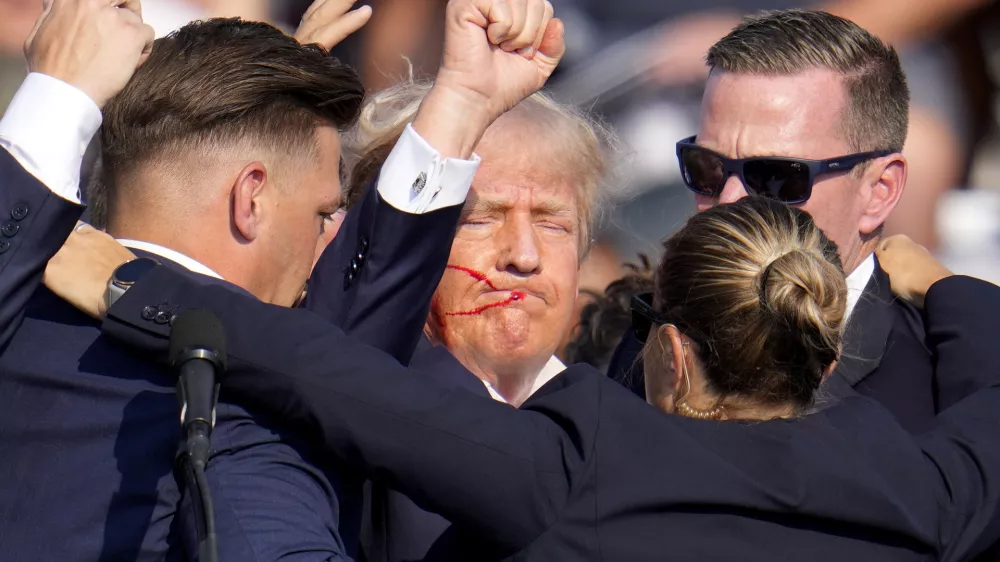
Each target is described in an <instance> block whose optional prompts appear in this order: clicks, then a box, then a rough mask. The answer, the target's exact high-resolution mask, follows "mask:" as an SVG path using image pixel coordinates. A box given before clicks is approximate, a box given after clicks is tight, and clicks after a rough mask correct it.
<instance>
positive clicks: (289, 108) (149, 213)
mask: <svg viewBox="0 0 1000 562" xmlns="http://www.w3.org/2000/svg"><path fill="white" fill-rule="evenodd" d="M108 1H109V2H110V1H111V0H108ZM76 2H81V3H89V4H87V5H90V4H95V3H98V2H97V0H55V4H54V5H55V6H56V7H57V8H58V7H59V6H61V5H62V4H65V3H76ZM453 4H457V5H459V7H458V8H456V9H455V10H454V11H455V12H456V14H455V15H456V17H459V18H464V19H463V20H462V21H466V20H468V21H467V23H466V24H465V25H460V26H458V27H457V28H456V29H454V30H453V32H452V33H451V34H449V37H448V39H447V41H449V45H450V48H451V49H452V51H454V52H455V53H456V54H458V55H460V56H458V59H459V60H457V61H452V63H451V65H450V66H449V68H447V69H443V70H442V76H441V77H440V79H439V80H438V82H437V83H436V84H435V86H434V88H433V90H432V92H431V93H430V94H429V95H428V97H427V99H426V100H425V103H424V104H423V105H422V107H421V109H420V111H419V112H418V115H417V117H416V119H415V120H414V122H413V124H412V126H409V127H407V128H406V130H405V131H404V132H403V134H402V135H401V136H400V139H399V141H398V142H397V143H396V145H395V146H394V148H393V150H392V151H391V153H390V155H389V157H388V159H387V161H386V164H385V166H383V168H382V173H381V175H380V176H379V177H378V179H377V180H376V181H375V182H374V184H373V185H372V186H370V188H369V189H368V190H367V194H366V195H365V201H364V203H362V204H361V205H359V212H358V213H353V214H352V216H351V217H349V221H353V222H351V224H350V225H345V227H344V229H345V232H342V233H341V235H340V236H338V237H337V240H336V242H335V243H334V244H332V245H330V246H329V247H327V244H328V243H329V241H330V238H331V236H332V232H331V229H329V228H328V226H329V225H330V224H331V222H330V220H329V219H330V214H331V213H333V212H334V211H335V210H336V209H337V207H338V206H339V193H340V185H339V161H340V158H339V154H340V147H339V129H340V128H342V127H344V126H346V125H347V124H349V123H351V122H352V121H353V120H354V118H355V117H356V116H357V113H358V110H359V107H360V102H361V98H362V89H361V86H360V84H359V83H358V81H357V79H356V77H355V76H354V73H353V71H351V70H350V69H348V68H346V67H344V66H343V65H341V64H340V63H338V62H337V61H335V60H333V59H329V58H327V56H326V53H325V51H324V50H323V49H321V48H317V47H315V46H302V45H300V44H299V43H298V42H297V41H296V40H295V39H293V38H291V37H288V36H286V35H284V34H282V33H281V32H280V31H278V30H277V29H275V28H273V27H270V26H267V25H264V24H259V23H253V22H243V21H239V20H210V21H206V22H194V23H192V24H189V25H188V26H185V27H184V28H182V29H181V30H179V31H178V32H177V33H175V34H172V35H171V36H169V37H167V38H164V39H161V40H158V41H157V42H156V43H155V44H154V46H153V49H152V53H151V54H150V56H149V61H148V62H147V64H146V65H144V66H143V67H142V68H141V69H140V70H139V71H137V72H136V74H135V76H133V77H132V80H131V81H130V82H129V84H128V85H127V86H125V87H124V89H123V90H121V92H120V93H119V94H118V95H117V96H116V97H115V98H114V99H113V100H112V101H111V102H110V103H109V104H108V107H107V108H106V112H105V123H104V129H103V131H102V140H103V141H104V146H103V147H102V148H103V151H104V155H103V159H104V172H103V174H104V178H105V180H106V184H107V188H108V193H107V195H108V197H107V203H108V205H107V211H108V213H107V219H108V231H109V233H110V234H112V235H114V236H116V237H118V238H119V239H123V240H122V242H123V243H124V244H126V245H127V246H129V247H131V249H132V251H133V252H135V253H136V254H138V255H139V256H140V257H139V258H138V259H135V260H132V261H128V260H131V258H132V257H133V256H132V255H131V254H129V253H128V252H123V254H122V255H121V256H119V257H118V260H119V261H118V263H121V262H126V261H127V263H125V264H124V265H122V266H121V267H119V268H118V271H119V273H120V274H121V275H122V278H119V277H116V278H115V280H114V281H113V282H112V283H111V285H110V286H109V301H108V302H113V298H114V295H116V294H117V295H120V294H121V292H123V291H124V290H125V288H127V286H128V285H129V283H130V282H131V281H134V280H135V278H136V276H141V274H142V271H146V269H143V268H144V267H151V266H153V265H155V264H162V265H164V266H166V267H169V268H171V269H174V270H177V271H178V272H179V273H180V274H181V275H182V276H184V277H185V278H190V279H193V280H194V281H195V282H196V283H198V284H211V285H221V286H223V287H225V288H226V290H232V291H235V292H239V293H244V294H246V293H249V294H251V295H253V296H255V297H257V299H259V300H261V301H264V302H268V303H272V304H280V305H285V306H289V305H292V304H293V303H295V302H296V301H298V300H301V298H302V295H303V288H304V286H305V284H306V281H307V278H308V277H309V275H310V270H311V269H312V266H313V264H314V262H315V261H316V260H317V258H320V259H323V260H332V262H333V263H338V264H343V266H344V267H342V268H337V270H338V271H337V274H338V276H339V278H338V279H336V280H326V281H325V282H321V283H318V284H317V287H314V290H321V291H323V293H324V295H325V296H326V297H327V299H326V301H325V303H326V304H327V307H326V308H325V309H324V310H323V311H322V312H323V314H324V316H326V317H327V318H328V319H330V320H331V321H334V322H335V323H339V324H341V325H344V326H345V330H347V331H350V329H352V328H357V327H358V326H359V325H364V324H365V323H367V326H368V333H372V332H374V331H376V329H377V328H379V327H381V326H388V328H383V329H382V332H388V333H386V334H385V335H383V336H381V337H380V338H374V339H375V340H377V341H374V342H372V341H370V340H365V341H368V342H369V343H374V344H376V345H380V346H381V347H382V348H383V349H387V350H388V351H390V352H392V353H394V354H395V355H396V356H397V357H398V358H400V359H401V360H405V359H406V356H407V355H408V353H407V349H408V348H409V352H410V353H412V346H413V345H415V343H416V340H417V339H418V338H419V337H420V336H421V329H422V327H423V324H424V321H425V319H426V314H427V305H426V303H424V304H420V302H419V299H416V300H415V301H414V302H417V305H416V306H414V305H412V304H411V303H408V306H407V309H408V310H406V311H403V313H402V314H398V315H396V316H392V317H388V315H387V314H386V313H383V314H380V315H378V314H377V315H374V316H372V315H368V314H365V312H366V310H367V308H366V307H367V305H368V304H371V300H372V299H373V298H374V297H373V295H376V294H378V293H379V292H380V291H381V292H382V293H384V292H385V291H386V290H387V289H386V288H385V287H386V285H385V284H386V283H393V282H394V281H392V280H387V279H377V278H375V279H373V276H375V275H374V274H372V273H370V272H372V271H374V272H383V271H385V264H386V263H392V259H391V258H392V254H393V252H399V251H401V250H402V249H405V247H406V246H405V244H408V243H411V242H412V240H413V239H414V238H415V237H414V236H407V237H406V239H405V240H404V241H403V242H404V243H396V242H392V241H390V242H388V243H385V242H384V239H386V238H387V236H385V235H384V234H385V231H386V229H389V230H393V229H400V230H397V231H396V232H406V231H407V229H413V228H415V227H419V226H420V225H423V224H428V222H430V223H431V224H430V228H431V230H426V229H425V230H424V231H423V234H425V235H427V236H430V237H431V239H433V240H446V241H450V240H451V238H452V236H453V235H454V229H455V226H456V222H457V218H458V214H459V212H460V211H461V203H462V202H463V201H464V199H465V196H466V193H467V192H468V189H469V186H470V184H471V179H472V176H473V175H474V174H475V171H476V169H477V166H478V158H476V157H474V155H473V149H474V148H475V146H476V144H477V143H478V141H479V138H480V137H481V136H482V135H483V133H484V132H485V130H486V128H487V127H489V125H490V124H491V123H492V121H493V120H495V119H496V118H497V117H499V115H501V114H502V113H504V112H505V111H507V110H508V109H510V108H511V107H512V106H514V105H516V104H517V103H518V102H519V101H520V100H521V99H522V98H523V97H524V96H526V95H530V94H531V93H532V92H534V91H535V90H537V89H538V88H540V87H541V85H542V84H543V83H544V81H545V79H546V78H547V77H548V75H549V74H550V73H551V69H552V68H554V66H555V64H556V62H557V58H556V59H555V60H549V59H548V58H547V57H546V55H545V54H538V55H537V56H536V55H535V54H534V53H532V52H531V48H532V46H533V45H537V44H538V43H540V41H541V35H540V33H541V32H540V31H539V29H538V26H539V25H541V29H542V30H544V29H545V27H546V23H547V21H548V20H549V19H551V12H550V15H549V16H547V17H543V18H539V19H538V20H537V21H536V20H535V19H534V18H533V15H534V14H541V13H543V11H544V10H542V8H543V7H544V0H506V1H503V2H498V6H497V7H495V8H493V9H492V11H491V10H490V8H489V6H488V5H487V4H489V3H486V4H483V3H482V2H478V3H477V6H478V7H476V6H473V5H472V3H471V2H469V1H467V0H461V1H459V0H455V1H453ZM349 5H350V3H349V2H330V1H328V0H327V1H325V2H324V1H322V0H321V1H320V2H318V3H317V4H316V8H315V9H314V10H312V11H311V12H310V14H312V17H325V16H323V14H328V15H329V17H331V18H333V19H336V17H337V14H336V13H335V10H336V9H337V8H338V7H342V8H343V9H345V10H346V9H347V7H349ZM345 6H346V7H345ZM480 10H482V12H480ZM53 13H56V14H59V13H64V12H60V11H59V10H58V9H56V10H55V11H54V12H53ZM479 15H482V16H484V17H485V20H484V21H486V23H485V24H481V23H480V21H479ZM529 16H531V17H529ZM309 17H310V16H309V15H307V20H308V19H309ZM344 19H347V17H346V16H345V18H344ZM304 24H305V23H304ZM44 25H45V24H44V23H43V26H44ZM487 25H493V27H491V32H490V37H489V38H487V37H486V33H485V27H486V26H487ZM489 41H492V42H489ZM484 42H487V43H488V44H487V45H483V43H484ZM499 43H503V47H502V48H500V49H497V51H496V53H495V54H490V55H489V56H490V57H492V59H493V60H494V61H495V62H493V63H492V64H482V63H477V64H474V65H469V64H467V62H466V59H464V58H462V57H463V56H464V54H465V53H467V52H469V51H470V50H471V49H472V48H477V49H478V50H479V51H480V52H482V51H484V50H485V51H486V52H487V53H491V52H492V51H491V49H490V48H489V47H490V45H498V44H499ZM470 45H471V46H470ZM453 58H455V57H453ZM545 68H547V69H548V70H547V71H545V70H544V69H545ZM498 76H503V80H500V79H498ZM36 82H37V80H31V79H29V81H28V82H26V85H25V87H24V88H22V90H21V92H20V93H19V98H20V99H21V100H22V105H23V104H24V103H26V102H25V101H24V100H30V99H47V100H51V101H52V102H55V103H58V102H59V101H60V98H61V97H65V96H68V95H69V94H67V93H66V92H62V93H61V94H60V92H56V91H51V90H47V89H45V88H44V87H39V86H32V84H34V83H36ZM120 88H121V85H119V87H118V88H116V90H117V89H120ZM88 103H89V105H88ZM88 103H82V104H81V107H79V108H78V110H79V111H78V114H68V115H63V116H62V117H63V118H62V119H61V121H60V123H59V126H62V127H67V126H79V127H80V129H81V130H80V136H81V139H80V140H81V143H80V146H79V147H75V148H79V150H81V151H82V149H83V147H84V146H86V143H87V141H88V140H89V138H90V136H92V135H93V133H94V131H95V129H96V124H97V123H100V120H101V116H100V114H99V112H97V111H96V108H94V107H93V103H92V102H88ZM39 113H40V112H38V111H36V112H35V114H34V118H33V119H32V120H21V121H19V123H20V124H21V125H23V126H25V125H28V124H30V125H32V126H34V130H33V131H32V132H33V133H35V138H37V137H39V136H42V135H44V134H45V133H46V131H47V129H48V128H52V127H55V126H56V124H53V123H46V122H45V121H44V119H42V118H41V117H40V115H38V114H39ZM79 113H85V114H86V115H87V116H89V117H91V119H89V120H84V119H83V118H82V117H81V115H80V114H79ZM84 125H88V126H86V127H85V126H84ZM21 133H22V136H21V137H19V138H23V137H24V131H21ZM83 137H86V138H83ZM32 146H34V145H32ZM36 148H37V147H36ZM42 152H44V151H42ZM69 152H72V151H69ZM71 156H74V155H72V154H71V155H67V154H62V155H46V154H42V153H38V154H28V157H27V160H29V161H38V162H39V163H40V167H41V168H43V169H46V170H65V169H67V166H69V164H70V163H71V162H70V161H71V160H72V158H71ZM75 181H76V180H75V178H74V180H73V182H74V186H75ZM74 191H75V189H74ZM74 195H75V194H74ZM421 214H426V215H432V216H435V217H438V218H437V219H436V220H430V221H424V220H422V219H419V218H409V215H412V216H413V217H420V216H422V215H421ZM401 215H407V216H405V217H401ZM400 225H402V226H400ZM84 228H86V227H84ZM430 246H432V247H431V248H430V249H427V250H420V251H418V252H415V253H414V255H415V256H416V259H424V255H423V254H421V253H420V252H425V253H435V254H440V255H441V256H442V257H441V259H442V260H444V259H446V258H447V250H448V248H447V246H444V245H442V244H431V245H430ZM324 248H325V250H324ZM441 267H442V268H443V262H442V264H441ZM333 269H334V268H329V267H327V268H324V270H325V271H331V270H333ZM429 270H430V271H429V272H428V273H427V274H425V275H423V277H422V278H417V279H414V278H409V279H407V287H404V288H401V289H400V290H399V292H400V293H403V294H405V292H406V291H411V290H414V291H418V292H419V291H421V290H424V289H423V288H426V292H427V293H428V294H429V293H430V292H432V291H433V288H434V287H435V286H436V285H437V281H438V280H439V278H440V270H438V269H436V268H435V267H430V268H429ZM380 283H381V284H380ZM115 291H118V292H117V293H116V292H115ZM409 309H412V310H409ZM421 310H423V312H422V313H421V312H420V311H421ZM397 312H399V311H397ZM173 313H174V311H173V310H172V309H171V307H170V306H168V305H166V304H165V303H161V305H160V306H157V307H151V308H150V310H148V311H147V316H148V317H149V321H150V322H151V323H153V324H158V325H164V324H169V323H170V322H172V321H173ZM408 314H409V315H411V316H412V320H408V319H407V318H408V317H407V315H408ZM372 326H374V328H373V327H372ZM0 369H2V370H3V371H4V373H5V377H4V378H3V380H2V381H0V391H2V393H3V396H2V397H0V400H2V401H4V403H3V404H2V405H0V431H2V432H3V433H4V434H5V435H6V434H8V433H9V434H10V438H9V439H5V440H4V442H3V444H2V445H0V452H2V453H3V454H4V457H5V458H6V459H9V461H10V462H8V463H5V464H4V466H3V467H2V468H0V478H3V479H4V480H5V481H7V482H16V483H17V485H16V486H8V487H6V488H5V489H4V491H3V492H0V505H3V506H4V509H7V510H9V511H10V513H11V514H16V517H14V516H13V515H12V516H11V517H8V518H7V519H6V521H5V525H4V527H3V530H2V533H3V536H4V537H9V538H4V539H3V540H2V542H3V543H4V545H5V554H8V555H10V556H11V557H12V558H15V559H25V560H29V559H45V560H48V559H53V560H56V559H58V560H102V559H103V560H135V559H163V558H174V557H182V556H183V553H184V551H186V552H187V554H188V556H189V557H193V556H194V555H195V552H196V551H197V545H196V544H195V540H194V539H195V534H196V533H195V529H194V527H195V523H194V521H193V518H192V516H193V513H194V509H193V507H192V506H191V505H189V504H187V503H186V502H187V501H188V500H189V499H190V496H187V495H185V494H184V490H183V489H182V488H181V487H179V486H178V483H177V482H176V478H175V476H174V475H173V474H172V469H173V464H174V463H173V461H174V453H175V451H176V448H177V442H178V439H179V427H178V418H177V416H178V407H177V400H176V395H175V391H174V388H175V382H176V379H175V377H174V376H173V374H172V373H171V372H169V371H168V370H164V369H162V368H161V367H158V366H156V365H155V364H153V363H151V362H149V361H148V360H147V358H143V357H138V356H135V355H132V354H129V353H127V352H126V351H125V350H124V349H122V348H120V347H117V346H114V345H112V344H110V342H109V341H107V340H106V339H104V338H102V337H100V331H99V329H98V325H97V324H96V323H94V322H92V321H90V320H88V319H87V318H85V317H81V316H79V314H78V313H77V312H75V311H73V310H72V309H70V308H68V307H67V305H66V304H65V303H63V302H62V301H60V300H59V299H58V298H56V297H55V296H54V295H53V294H51V293H49V292H48V291H46V290H41V291H39V292H38V293H36V295H35V296H34V298H32V300H31V301H30V302H29V303H28V307H27V312H26V315H25V320H24V322H23V324H22V325H21V327H20V329H18V331H17V333H16V334H14V337H13V339H12V340H11V343H10V345H9V347H8V348H7V349H6V350H5V352H4V353H3V355H2V356H0ZM25 420H30V423H25ZM270 421H273V420H270ZM271 427H272V424H270V423H269V420H267V419H266V418H256V417H253V418H252V417H251V416H250V414H249V413H248V412H246V411H245V410H243V409H242V408H238V407H236V406H232V405H226V404H220V405H219V407H218V410H217V423H216V427H215V429H214V432H213V435H212V438H213V450H212V458H211V460H210V463H209V466H208V470H207V477H208V481H209V482H208V483H209V487H210V489H211V491H212V495H213V497H214V500H215V509H216V523H217V527H216V528H217V533H218V536H219V554H220V559H222V560H278V559H286V558H287V557H290V556H298V557H300V559H302V557H306V558H309V559H317V560H334V559H343V558H346V557H349V556H350V555H351V554H352V553H353V549H354V547H355V546H356V536H355V535H356V533H357V520H358V519H359V518H360V504H359V501H360V489H358V488H356V487H355V486H354V485H353V484H354V482H353V481H352V477H351V475H350V474H349V473H347V472H345V471H344V470H342V468H343V467H334V466H330V464H329V463H324V462H323V460H322V459H315V458H311V456H310V454H309V451H308V449H307V448H306V447H304V446H302V444H301V442H300V440H299V439H298V438H297V436H293V435H288V434H286V433H284V432H282V431H280V430H278V429H271ZM53 482H57V483H58V484H57V485H53ZM67 506H70V507H71V509H67ZM62 512H66V513H67V516H66V517H65V518H61V517H60V518H54V519H53V520H52V521H50V520H49V518H51V517H52V514H54V513H62ZM175 515H176V516H177V517H176V518H175ZM39 521H46V522H47V523H46V524H45V525H39V524H38V522H39ZM40 531H41V532H40ZM52 536H55V537H58V538H59V540H58V541H52V540H46V538H47V537H52ZM14 537H17V538H16V541H15V540H14ZM8 545H16V548H15V547H10V548H8Z"/></svg>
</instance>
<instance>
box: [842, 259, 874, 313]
mask: <svg viewBox="0 0 1000 562" xmlns="http://www.w3.org/2000/svg"><path fill="white" fill-rule="evenodd" d="M873 273H875V254H872V255H870V256H868V258H866V259H865V261H863V262H861V265H859V266H858V267H857V268H855V270H854V271H852V272H851V274H850V275H848V276H847V316H846V317H847V318H850V317H851V313H852V312H854V307H855V306H856V305H857V304H858V301H859V300H861V294H862V293H864V292H865V287H867V286H868V281H869V280H871V278H872V274H873Z"/></svg>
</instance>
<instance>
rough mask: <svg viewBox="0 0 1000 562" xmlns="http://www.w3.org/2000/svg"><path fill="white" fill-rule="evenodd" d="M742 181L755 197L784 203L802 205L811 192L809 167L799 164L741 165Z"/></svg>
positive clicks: (761, 163) (777, 162)
mask: <svg viewBox="0 0 1000 562" xmlns="http://www.w3.org/2000/svg"><path fill="white" fill-rule="evenodd" d="M743 179H744V180H745V181H746V184H747V187H748V188H750V189H751V190H752V191H753V192H754V193H756V194H757V195H763V196H764V197H770V198H772V199H777V200H778V201H783V202H785V203H802V202H804V201H806V200H807V199H809V195H810V193H811V191H812V183H811V182H810V181H809V167H808V166H806V165H805V164H803V163H801V162H794V161H784V160H766V159H761V160H752V161H750V162H747V163H746V164H744V165H743Z"/></svg>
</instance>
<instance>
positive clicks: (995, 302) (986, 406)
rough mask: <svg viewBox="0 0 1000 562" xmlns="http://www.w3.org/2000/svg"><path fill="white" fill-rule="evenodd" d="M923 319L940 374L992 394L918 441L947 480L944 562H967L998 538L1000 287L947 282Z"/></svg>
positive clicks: (961, 405) (932, 293)
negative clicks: (999, 341) (999, 339)
mask: <svg viewBox="0 0 1000 562" xmlns="http://www.w3.org/2000/svg"><path fill="white" fill-rule="evenodd" d="M925 319H926V326H927V343H928V345H929V346H930V348H931V349H932V351H933V352H934V359H935V369H936V375H937V376H938V377H939V378H954V379H956V380H971V381H975V382H974V385H973V386H970V387H968V388H967V392H966V394H971V393H972V391H974V390H979V389H982V388H986V389H987V390H985V391H982V392H977V393H975V394H972V395H971V396H969V397H968V398H966V399H964V400H961V401H959V402H958V404H956V405H955V406H953V407H951V408H949V409H947V410H945V411H944V412H942V413H941V414H940V415H938V416H937V418H936V419H935V424H934V429H933V430H932V431H930V432H929V433H927V434H925V435H924V436H922V437H921V438H920V441H921V445H922V448H923V450H924V453H925V454H926V455H927V456H928V457H929V459H930V460H931V463H932V464H931V467H930V468H931V470H932V471H933V472H935V473H937V474H938V475H939V477H940V479H941V481H942V492H941V500H940V503H941V506H942V510H943V513H944V515H943V516H942V517H941V520H942V521H943V527H942V529H941V532H940V536H941V541H942V552H944V553H945V556H944V557H943V558H942V559H943V560H967V559H969V558H970V557H973V556H975V555H976V554H978V553H980V552H982V551H984V550H985V549H986V548H988V547H990V546H991V545H992V544H994V543H995V542H996V541H997V540H998V539H1000V441H998V436H1000V354H998V353H997V351H996V343H995V339H996V335H997V334H998V333H1000V287H997V286H995V285H992V284H989V283H986V282H983V281H979V280H976V279H972V278H969V277H962V276H954V277H949V278H947V279H944V280H942V281H940V282H938V283H936V284H935V285H934V286H933V287H931V289H930V290H929V291H928V293H927V298H926V302H925ZM977 387H978V388H977ZM990 387H993V388H990ZM960 398H961V397H959V396H956V397H955V400H959V399H960Z"/></svg>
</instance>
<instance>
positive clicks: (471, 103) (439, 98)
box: [413, 75, 495, 160]
mask: <svg viewBox="0 0 1000 562" xmlns="http://www.w3.org/2000/svg"><path fill="white" fill-rule="evenodd" d="M488 102H489V100H488V99H487V98H485V97H483V96H481V95H479V94H476V93H475V92H471V91H467V90H465V89H463V88H462V87H460V86H455V85H451V84H448V83H447V80H442V79H441V76H440V75H439V79H438V81H437V82H436V83H435V84H434V87H433V88H431V91H430V92H429V93H428V94H427V97H425V98H424V101H423V103H421V104H420V109H419V110H418V111H417V116H416V118H415V119H414V120H413V129H414V130H415V131H416V132H417V133H418V134H419V135H420V136H421V138H423V139H424V140H425V141H427V143H428V144H430V145H431V146H432V147H433V148H434V150H436V151H437V152H438V153H439V154H441V158H460V159H462V160H468V159H469V158H471V157H472V153H473V151H475V149H476V145H477V144H479V140H480V139H481V138H482V137H483V135H484V134H485V133H486V129H487V128H488V127H489V126H490V125H491V124H493V121H494V119H495V116H493V115H492V114H491V110H490V108H489V106H488Z"/></svg>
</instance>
